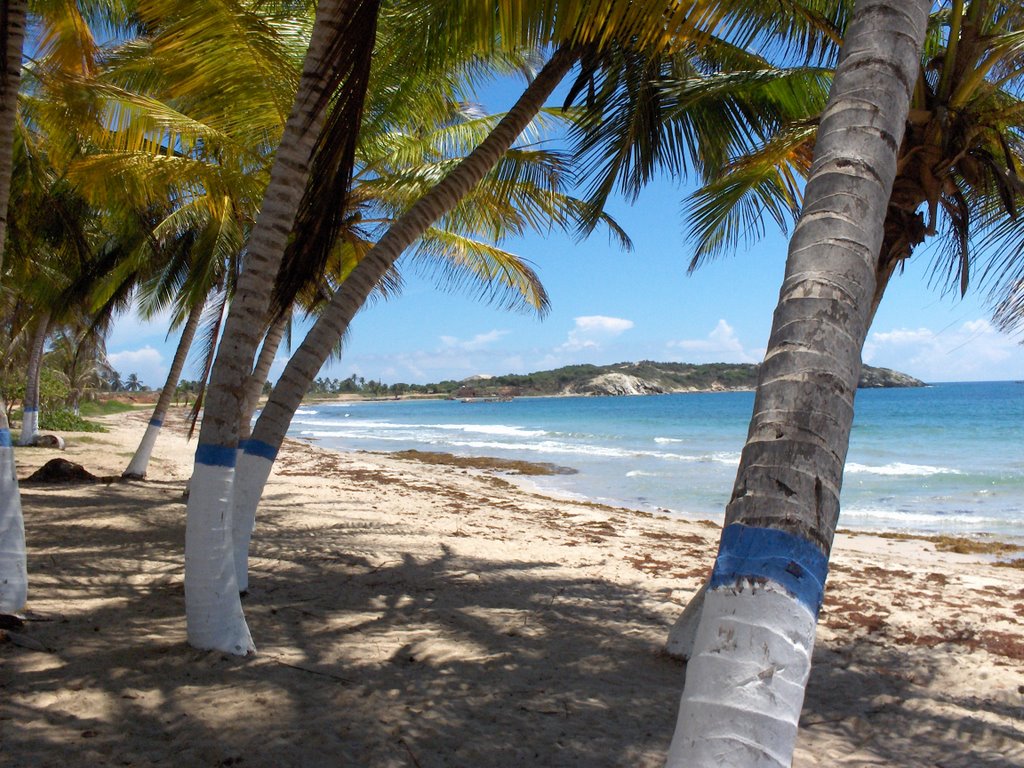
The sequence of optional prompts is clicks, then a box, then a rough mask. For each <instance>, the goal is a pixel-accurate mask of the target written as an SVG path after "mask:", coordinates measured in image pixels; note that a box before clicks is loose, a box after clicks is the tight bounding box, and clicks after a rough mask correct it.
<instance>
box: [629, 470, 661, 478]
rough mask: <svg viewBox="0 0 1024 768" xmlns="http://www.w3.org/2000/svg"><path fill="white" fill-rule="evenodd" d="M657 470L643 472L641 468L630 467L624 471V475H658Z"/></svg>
mask: <svg viewBox="0 0 1024 768" xmlns="http://www.w3.org/2000/svg"><path fill="white" fill-rule="evenodd" d="M658 476H659V475H658V473H657V472H644V471H643V470H642V469H631V470H630V471H629V472H627V473H626V477H658Z"/></svg>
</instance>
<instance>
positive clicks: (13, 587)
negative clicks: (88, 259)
mask: <svg viewBox="0 0 1024 768" xmlns="http://www.w3.org/2000/svg"><path fill="white" fill-rule="evenodd" d="M26 5H27V3H26V2H25V0H6V2H5V3H4V4H3V7H2V8H0V40H2V42H3V43H4V44H5V48H4V51H3V53H2V55H3V57H4V58H3V61H2V62H0V67H2V69H0V275H2V274H3V254H4V242H5V240H6V236H7V202H8V200H9V198H10V192H11V168H12V165H13V149H14V118H15V113H16V111H17V108H18V84H19V83H20V81H21V44H22V40H23V39H24V36H25V9H26ZM27 596H28V569H27V566H26V557H25V525H24V521H23V519H22V516H21V494H20V492H19V490H18V476H17V474H16V473H15V466H14V445H13V442H12V440H11V429H10V424H9V423H8V421H7V404H6V403H5V402H4V401H3V398H0V613H12V612H14V611H17V610H20V609H21V608H22V606H24V605H25V599H26V597H27Z"/></svg>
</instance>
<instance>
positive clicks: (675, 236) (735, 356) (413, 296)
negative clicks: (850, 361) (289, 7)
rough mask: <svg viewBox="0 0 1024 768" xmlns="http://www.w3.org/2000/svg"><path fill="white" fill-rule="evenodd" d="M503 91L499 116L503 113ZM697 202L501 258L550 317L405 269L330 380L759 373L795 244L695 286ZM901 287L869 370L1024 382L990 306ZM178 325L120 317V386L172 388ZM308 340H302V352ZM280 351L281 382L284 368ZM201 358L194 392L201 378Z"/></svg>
mask: <svg viewBox="0 0 1024 768" xmlns="http://www.w3.org/2000/svg"><path fill="white" fill-rule="evenodd" d="M507 92H508V91H507V89H495V91H494V92H493V93H492V94H490V95H489V98H490V99H491V101H488V102H486V103H487V106H488V107H491V108H495V109H501V108H505V107H506V106H507V104H508V103H510V100H505V101H504V103H503V99H504V97H505V96H506V93H507ZM687 190H688V188H687V187H685V186H682V185H681V184H680V183H678V182H676V181H674V180H672V179H660V180H657V181H655V182H652V184H650V185H649V186H648V187H647V188H646V189H645V190H644V191H643V193H642V194H641V196H640V197H639V199H638V200H636V201H633V202H629V201H626V200H623V199H621V198H619V199H613V200H612V201H611V202H610V204H609V206H608V208H607V210H608V212H609V213H610V214H611V215H612V216H613V217H614V218H615V219H616V220H617V221H618V222H619V224H620V225H622V226H623V227H624V229H625V230H626V232H627V233H628V234H629V236H630V237H631V239H632V241H633V246H634V247H633V250H632V251H631V252H624V251H623V250H621V248H619V246H618V245H617V244H616V243H614V242H611V241H610V239H609V238H608V237H607V235H606V234H605V233H603V232H602V231H600V230H598V231H597V232H595V233H594V234H593V235H592V236H591V237H590V238H589V239H587V240H585V241H582V242H580V241H577V240H576V239H574V238H573V237H571V236H567V235H564V234H562V233H560V232H550V233H535V234H530V235H529V236H526V237H523V238H520V239H515V240H508V241H505V242H503V243H502V244H501V245H502V246H503V247H505V248H506V249H507V250H510V251H512V252H514V253H516V254H518V255H519V256H521V257H523V258H525V259H526V260H528V261H529V262H530V263H531V264H532V265H533V267H534V268H535V270H536V271H537V272H538V274H539V276H540V278H541V280H542V282H543V284H544V286H545V288H546V289H547V292H548V294H549V297H550V300H551V308H550V311H549V312H548V314H547V315H546V316H545V317H543V318H538V317H536V316H535V315H526V314H520V313H516V312H509V311H508V310H505V309H502V308H500V307H496V306H490V305H488V304H486V303H483V302H482V301H481V300H480V299H479V297H478V296H477V295H475V294H474V293H473V292H472V291H467V292H463V293H458V292H456V293H453V292H450V291H447V290H443V289H441V288H439V287H438V283H439V282H440V279H437V280H435V279H434V276H432V275H431V274H430V273H429V272H427V273H419V272H417V270H416V269H415V267H413V266H410V265H409V264H407V263H406V261H405V260H404V259H403V260H400V261H399V267H400V268H403V267H404V268H403V269H402V271H403V276H404V279H405V287H404V290H403V291H402V292H401V294H399V295H398V296H396V297H393V298H391V299H389V300H387V301H378V302H376V303H374V304H373V305H371V306H368V307H366V308H364V309H363V310H362V312H360V314H359V315H357V317H356V318H355V320H354V321H353V323H352V327H351V329H350V333H349V336H348V339H347V342H346V348H345V351H344V354H343V356H342V358H341V359H340V360H337V361H328V363H327V364H326V365H325V366H324V368H323V369H322V371H321V374H322V375H324V376H329V377H331V378H346V377H348V376H350V375H352V374H356V375H357V376H360V377H363V378H365V379H367V380H370V379H376V380H380V381H383V382H384V383H385V384H392V383H396V382H405V383H420V384H422V383H429V382H436V381H441V380H444V379H464V378H468V377H470V376H478V375H501V374H507V373H529V372H532V371H541V370H547V369H550V368H556V367H559V366H563V365H569V364H576V363H593V364H598V365H601V364H609V363H616V362H624V361H637V360H654V361H659V362H689V363H710V362H746V363H755V362H760V360H761V358H762V357H763V355H764V350H765V346H766V344H767V340H768V333H769V331H770V328H771V321H772V312H773V311H774V308H775V304H776V301H777V299H778V292H779V287H780V286H781V283H782V275H783V270H784V266H785V259H786V249H787V238H786V237H785V236H784V235H782V234H781V233H779V232H778V231H777V230H774V229H769V230H768V232H767V233H766V236H765V237H764V238H763V239H762V240H761V241H760V242H759V243H758V244H757V245H756V246H754V247H751V248H749V249H746V250H742V251H739V252H737V253H735V254H734V255H731V256H727V257H722V258H720V259H719V260H717V261H714V262H711V263H709V264H706V265H704V266H702V267H701V268H700V269H699V270H697V271H696V272H694V273H693V274H687V265H688V264H689V260H690V256H691V254H692V247H691V246H690V245H689V244H688V243H687V240H686V237H685V232H686V222H685V220H684V216H683V200H684V197H685V194H686V192H687ZM918 251H919V252H918V253H917V254H915V256H914V257H913V258H912V259H911V260H910V261H909V262H908V263H907V265H906V268H905V270H904V273H903V274H902V275H899V274H898V275H897V276H896V277H894V279H893V281H892V282H891V284H890V286H889V288H888V290H887V292H886V296H885V298H884V299H883V301H882V305H881V307H880V308H879V311H878V314H877V316H876V318H875V321H874V324H873V326H872V328H871V331H870V333H869V335H868V339H867V343H866V345H865V349H864V362H865V363H867V364H869V365H875V366H882V367H887V368H893V369H896V370H899V371H902V372H904V373H908V374H910V375H912V376H915V377H917V378H919V379H922V380H924V381H926V382H941V381H994V380H1021V379H1024V346H1022V344H1021V342H1022V341H1024V338H1022V337H1020V336H1017V337H1010V336H1008V335H1006V334H1004V333H1001V332H999V331H998V330H996V329H995V328H994V327H993V325H992V323H991V322H990V318H991V313H990V311H989V309H988V307H987V306H986V303H985V301H984V299H985V296H984V294H983V293H981V292H979V291H978V290H977V289H975V290H973V291H969V292H968V294H967V296H966V297H964V298H960V296H959V291H958V290H956V291H946V290H945V288H946V286H945V284H943V283H939V284H935V281H934V280H932V279H931V266H932V254H931V253H930V251H929V249H928V248H926V247H921V248H919V249H918ZM167 327H168V322H167V319H166V318H157V319H155V320H154V321H152V322H149V323H143V322H141V321H140V320H138V318H137V317H135V316H134V314H132V313H129V314H126V315H124V316H122V317H121V318H120V319H119V320H118V322H117V323H116V324H115V327H114V329H113V332H112V334H111V336H110V337H109V338H108V341H107V351H108V355H109V358H110V361H111V363H112V364H113V366H114V367H115V368H116V369H117V370H118V371H119V372H120V373H121V375H122V377H124V376H127V375H128V374H130V373H136V374H137V375H138V376H139V377H140V379H141V380H142V382H143V383H144V384H146V385H148V386H150V387H154V388H156V387H160V386H162V385H163V382H164V379H165V378H166V376H167V371H168V368H169V366H170V362H171V359H172V357H173V355H174V347H175V344H176V343H177V334H176V333H175V334H173V335H172V336H171V337H170V338H168V337H167ZM306 327H308V323H307V324H305V325H302V324H299V325H298V327H297V328H296V330H295V332H294V344H295V345H298V343H299V340H300V339H301V337H302V335H303V334H304V329H305V328H306ZM287 357H288V350H285V349H282V350H281V351H280V352H279V354H278V359H277V360H276V361H275V364H274V368H273V369H272V371H271V380H272V381H273V380H274V379H275V378H276V376H277V375H279V374H280V371H281V370H282V369H283V367H284V365H285V363H286V361H287ZM198 375H199V361H198V360H197V359H195V358H194V357H193V358H192V359H190V363H189V366H188V367H187V368H186V371H185V374H184V378H189V379H191V378H197V377H198Z"/></svg>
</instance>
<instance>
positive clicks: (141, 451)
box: [121, 301, 204, 480]
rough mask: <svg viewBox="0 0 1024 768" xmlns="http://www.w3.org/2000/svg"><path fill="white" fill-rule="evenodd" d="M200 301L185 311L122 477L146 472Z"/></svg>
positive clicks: (136, 476)
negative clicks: (164, 373) (163, 375)
mask: <svg viewBox="0 0 1024 768" xmlns="http://www.w3.org/2000/svg"><path fill="white" fill-rule="evenodd" d="M203 306H204V304H203V302H201V301H200V302H196V304H195V305H194V306H193V307H192V309H191V310H190V311H189V314H188V320H186V321H185V327H184V328H183V329H182V331H181V338H180V339H178V348H177V349H176V350H175V352H174V360H172V361H171V370H170V371H168V372H167V380H166V381H165V382H164V387H163V389H161V390H160V398H159V399H158V400H157V401H156V407H155V408H153V415H152V416H150V417H149V426H147V427H146V432H145V434H144V435H143V436H142V440H141V441H140V442H139V447H138V448H136V449H135V455H134V456H132V460H131V461H130V462H128V467H127V468H126V469H125V471H124V472H123V473H121V477H125V478H129V479H132V480H141V479H142V478H144V477H145V476H146V469H147V468H148V467H149V459H150V457H151V456H152V455H153V446H154V445H156V439H157V437H158V436H159V435H160V430H161V428H162V427H163V424H164V419H165V418H166V417H167V409H168V408H170V407H171V400H172V399H173V398H174V392H175V388H176V387H177V386H178V380H179V379H180V378H181V372H182V371H183V370H184V369H185V360H186V359H187V358H188V353H189V350H190V349H191V348H192V341H193V340H194V339H195V337H196V330H198V328H199V323H200V321H201V320H202V319H203Z"/></svg>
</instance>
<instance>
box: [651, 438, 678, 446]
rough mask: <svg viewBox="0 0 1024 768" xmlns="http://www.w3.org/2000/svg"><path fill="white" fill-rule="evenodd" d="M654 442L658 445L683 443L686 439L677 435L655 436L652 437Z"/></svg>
mask: <svg viewBox="0 0 1024 768" xmlns="http://www.w3.org/2000/svg"><path fill="white" fill-rule="evenodd" d="M654 442H656V443H658V444H659V445H665V444H667V443H685V442H686V441H685V440H682V439H680V438H678V437H656V438H654Z"/></svg>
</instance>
